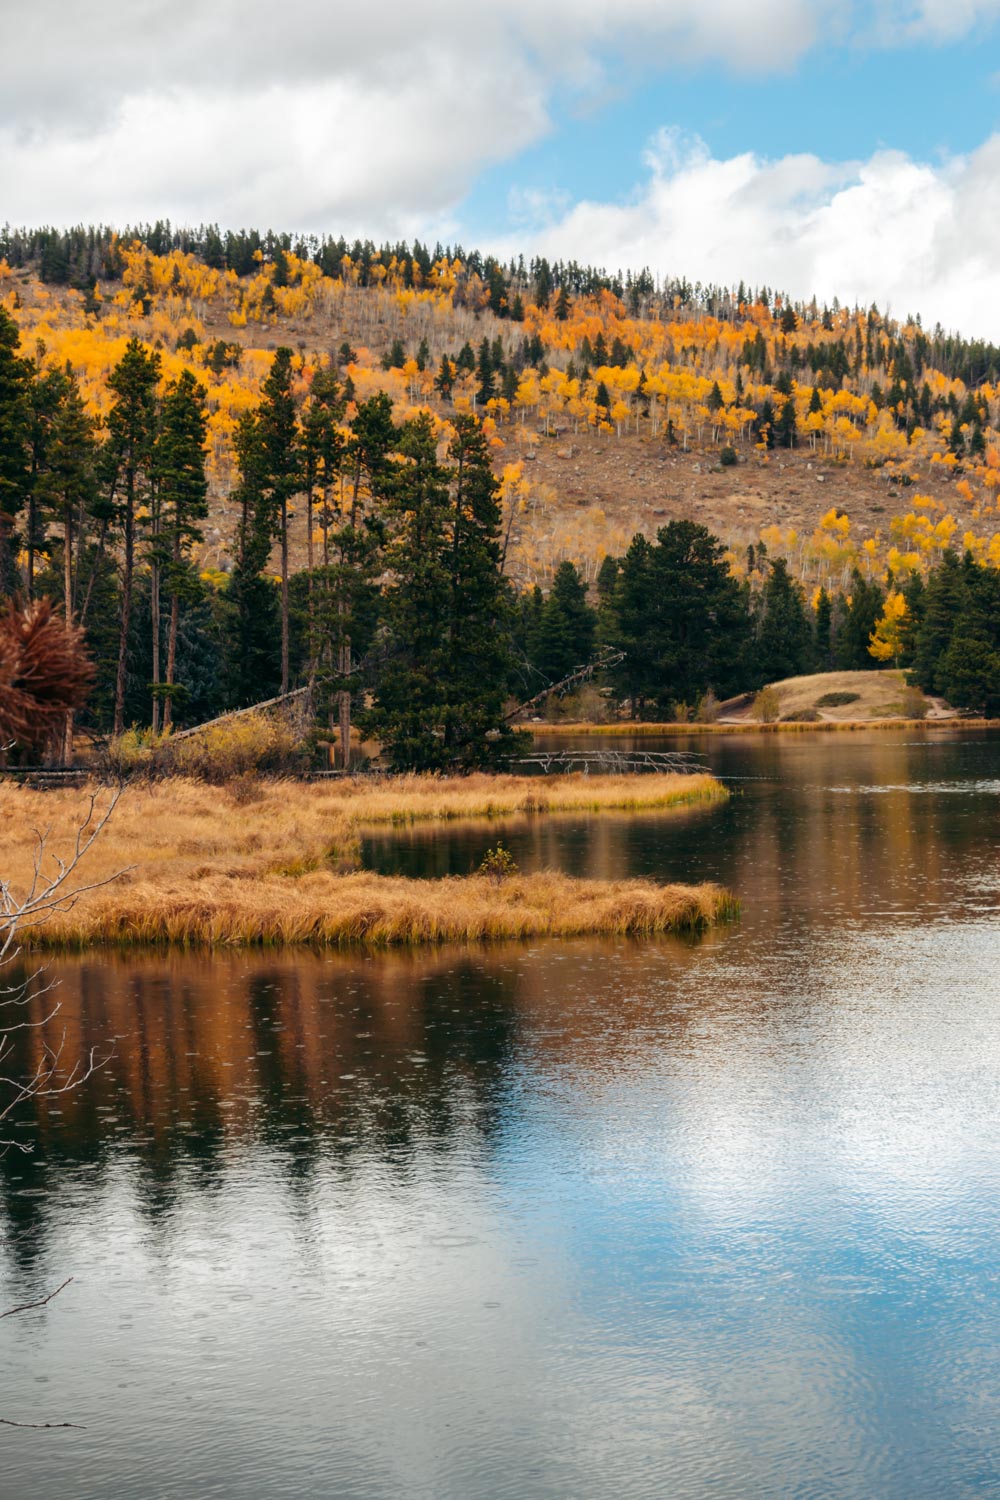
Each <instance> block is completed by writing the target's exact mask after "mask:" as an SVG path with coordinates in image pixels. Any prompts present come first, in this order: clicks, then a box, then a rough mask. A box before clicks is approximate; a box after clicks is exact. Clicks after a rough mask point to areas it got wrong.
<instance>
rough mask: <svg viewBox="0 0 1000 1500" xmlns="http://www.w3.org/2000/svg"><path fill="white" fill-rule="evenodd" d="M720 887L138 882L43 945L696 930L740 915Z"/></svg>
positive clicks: (61, 922) (522, 880) (67, 923)
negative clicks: (187, 884) (187, 885)
mask: <svg viewBox="0 0 1000 1500" xmlns="http://www.w3.org/2000/svg"><path fill="white" fill-rule="evenodd" d="M735 910H736V907H735V902H734V901H733V898H732V897H731V896H730V895H729V893H728V892H727V891H724V890H723V889H722V888H721V887H719V886H715V885H700V886H689V885H662V886H661V885H655V884H653V883H652V882H650V881H639V880H627V881H608V882H605V881H594V880H575V879H573V878H572V877H571V876H569V875H562V874H559V873H556V872H554V871H543V872H541V873H540V874H537V875H518V876H514V877H512V878H510V879H509V880H505V881H502V882H500V883H499V884H498V883H496V882H494V881H492V880H490V879H489V877H488V876H484V875H470V876H466V877H452V878H449V879H445V880H408V879H403V878H397V877H387V876H380V875H372V874H369V873H367V872H359V873H356V874H352V875H340V876H337V875H332V874H330V873H329V872H326V871H319V872H316V873H313V874H310V875H304V876H300V877H297V878H295V877H290V876H284V877H282V876H270V877H266V878H264V879H262V880H257V881H253V882H242V881H238V880H231V879H227V878H226V877H225V876H217V877H215V878H214V879H211V880H202V881H200V882H198V884H197V887H196V888H195V889H193V890H191V889H187V888H185V887H183V886H173V885H159V884H157V883H155V882H152V881H149V882H147V881H140V882H137V883H136V884H135V885H133V886H131V887H128V888H126V889H125V890H124V891H117V890H116V891H113V892H111V893H107V892H105V893H103V894H102V895H99V896H98V897H97V898H96V899H94V900H91V901H88V902H87V904H86V905H84V904H83V903H80V904H79V905H77V906H76V907H74V908H72V909H71V910H69V911H67V912H63V913H60V914H58V915H57V916H56V917H55V918H54V919H53V920H52V922H50V923H48V924H47V925H46V926H45V927H43V928H40V929H39V931H38V941H39V945H45V946H56V947H66V948H77V947H81V948H82V947H85V946H88V945H90V944H93V943H105V944H109V945H113V946H120V947H135V946H142V945H148V944H158V943H160V944H170V945H171V946H179V947H193V946H206V945H208V946H222V945H242V946H250V945H258V946H263V947H278V946H283V945H287V944H301V943H313V944H318V945H326V946H337V947H348V946H353V945H364V946H367V947H379V948H385V947H393V946H413V945H417V944H426V943H448V942H482V941H487V940H496V939H501V938H536V937H575V936H580V935H582V934H584V933H602V934H612V935H620V936H627V935H640V934H644V935H649V934H654V933H666V932H698V931H701V930H703V929H704V928H706V927H708V926H710V925H711V924H712V923H714V922H718V921H721V920H723V919H725V918H727V917H730V916H732V915H734V913H735Z"/></svg>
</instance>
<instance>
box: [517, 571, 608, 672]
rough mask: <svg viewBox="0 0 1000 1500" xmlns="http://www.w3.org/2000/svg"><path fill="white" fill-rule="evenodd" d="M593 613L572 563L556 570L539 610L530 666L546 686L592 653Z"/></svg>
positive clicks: (572, 670) (573, 669) (575, 667)
mask: <svg viewBox="0 0 1000 1500" xmlns="http://www.w3.org/2000/svg"><path fill="white" fill-rule="evenodd" d="M596 628H597V615H596V612H595V611H594V610H593V609H592V608H591V606H590V605H589V604H588V603H587V590H586V588H585V586H584V583H583V580H582V578H581V577H580V575H579V573H578V572H577V571H576V568H575V567H574V566H573V564H572V563H571V562H562V563H560V564H559V567H558V568H557V569H556V575H555V578H554V579H553V580H552V588H551V590H550V591H549V595H548V598H547V599H546V600H545V604H544V605H543V607H542V611H541V616H540V618H539V621H538V628H537V632H536V634H535V637H534V640H533V641H532V642H531V651H532V666H533V667H534V668H535V670H536V671H537V672H538V673H539V674H540V676H541V677H542V679H543V681H545V682H546V683H554V682H559V681H561V680H562V678H564V677H568V676H569V675H570V673H571V672H574V671H575V670H576V669H577V667H584V666H586V665H587V663H588V662H589V661H590V659H591V657H592V656H593V653H594V636H595V633H596Z"/></svg>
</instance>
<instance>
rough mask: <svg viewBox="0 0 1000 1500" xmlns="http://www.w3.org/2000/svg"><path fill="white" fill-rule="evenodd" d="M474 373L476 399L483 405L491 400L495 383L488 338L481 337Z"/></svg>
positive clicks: (494, 390) (491, 352)
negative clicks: (477, 379) (476, 383)
mask: <svg viewBox="0 0 1000 1500" xmlns="http://www.w3.org/2000/svg"><path fill="white" fill-rule="evenodd" d="M476 374H477V376H478V378H479V386H478V388H477V390H476V401H477V402H478V404H479V405H480V406H485V405H486V403H487V401H492V399H493V397H494V396H495V395H496V384H495V381H494V378H493V351H492V350H491V348H490V341H489V339H483V342H482V343H481V344H480V346H479V359H478V360H477V362H476Z"/></svg>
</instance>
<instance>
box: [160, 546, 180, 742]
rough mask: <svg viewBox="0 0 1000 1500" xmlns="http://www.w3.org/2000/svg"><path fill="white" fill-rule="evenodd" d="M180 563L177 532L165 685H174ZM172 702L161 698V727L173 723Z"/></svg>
mask: <svg viewBox="0 0 1000 1500" xmlns="http://www.w3.org/2000/svg"><path fill="white" fill-rule="evenodd" d="M180 565H181V539H180V535H179V534H175V536H174V591H173V593H172V594H171V595H170V626H169V628H168V631H167V677H166V681H167V686H168V687H173V685H174V672H175V670H176V667H177V625H178V622H179V620H180V613H181V600H180V595H179V594H178V592H177V579H178V577H179V576H180ZM173 717H174V703H173V698H172V697H171V695H170V694H169V693H168V694H167V696H166V698H164V700H163V728H164V731H166V730H168V729H169V728H170V726H171V724H172V723H173Z"/></svg>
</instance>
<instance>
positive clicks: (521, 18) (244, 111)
mask: <svg viewBox="0 0 1000 1500" xmlns="http://www.w3.org/2000/svg"><path fill="white" fill-rule="evenodd" d="M0 7H2V8H3V11H4V12H5V14H4V39H5V45H4V48H3V49H2V51H0V205H2V208H0V212H2V214H3V216H4V217H5V218H8V219H10V220H11V221H13V222H20V223H39V222H52V223H67V222H79V221H81V220H82V221H84V222H91V221H95V220H102V221H104V222H111V223H115V224H119V225H125V224H129V223H137V222H140V221H143V220H147V219H155V218H158V217H169V218H171V219H172V220H173V221H174V222H175V223H199V222H203V221H216V222H219V223H221V224H223V225H224V226H239V225H250V224H253V225H257V226H260V227H267V226H273V227H282V228H288V229H291V230H296V231H302V230H306V231H325V232H332V233H344V234H345V235H347V236H349V237H353V236H355V235H358V234H362V235H365V234H367V235H371V236H373V237H375V238H383V237H385V238H392V239H397V238H404V237H405V238H409V237H412V236H415V235H416V236H419V237H420V238H422V239H425V240H430V241H431V242H433V241H435V240H436V239H438V238H440V239H442V240H451V241H456V240H457V241H461V242H462V243H463V244H465V245H466V246H473V245H475V246H478V247H479V248H482V249H485V250H489V249H494V250H498V251H500V252H502V253H504V254H517V253H522V252H523V253H525V254H531V253H545V254H549V255H551V256H557V257H558V256H564V257H567V258H570V257H571V258H575V259H578V260H581V261H584V262H594V263H598V264H605V265H614V266H616V267H618V266H621V267H627V266H642V265H646V264H648V265H649V266H651V267H652V269H653V270H654V271H655V272H656V273H657V274H662V275H667V274H671V275H676V274H683V275H686V276H687V277H689V278H690V279H691V280H701V281H715V282H735V281H738V280H740V279H743V280H746V281H748V282H751V283H753V282H757V283H759V282H762V281H765V282H767V283H768V284H769V285H771V286H777V287H781V288H784V289H786V290H788V291H789V292H791V293H792V295H793V296H796V297H802V298H807V297H809V296H811V295H812V294H814V293H815V294H816V295H818V296H819V297H821V298H823V299H825V300H830V299H832V297H833V296H839V297H840V299H841V301H848V302H850V301H854V300H858V301H862V302H865V303H868V302H872V301H874V302H877V303H878V304H879V306H880V307H882V308H883V309H885V308H886V307H888V308H889V309H890V310H891V311H894V312H897V313H903V312H906V311H913V312H917V311H919V312H920V313H921V314H922V315H923V317H924V321H925V322H926V323H930V324H933V323H934V322H936V321H941V322H942V323H943V324H945V325H946V326H948V327H954V328H959V329H961V330H962V331H964V332H967V333H983V334H987V335H989V336H990V337H992V338H994V339H1000V270H998V269H997V268H996V262H997V260H998V258H997V257H996V256H995V254H994V250H993V246H994V243H995V241H996V238H997V230H998V228H1000V212H998V209H997V206H996V196H997V195H996V187H997V182H998V180H1000V129H998V125H1000V122H998V113H1000V85H998V78H1000V0H868V3H866V4H862V3H861V0H754V4H753V5H748V4H747V3H746V0H615V4H614V5H610V4H608V0H476V3H475V4H474V5H469V4H468V0H433V3H432V4H430V5H427V6H423V7H421V6H415V5H413V3H412V0H381V3H380V4H379V5H377V6H374V5H368V6H352V7H347V6H345V5H344V4H343V3H342V0H297V4H296V6H295V7H294V9H293V10H289V9H288V8H287V7H277V6H275V5H274V4H273V0H211V3H209V0H141V3H139V0H133V3H131V4H129V5H127V6H123V5H122V4H121V0H88V4H87V5H86V6H72V7H67V6H66V5H65V0H33V3H32V4H31V5H30V6H16V5H15V4H14V0H0ZM26 58H31V59H32V65H31V66H30V67H26V66H25V59H26Z"/></svg>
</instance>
